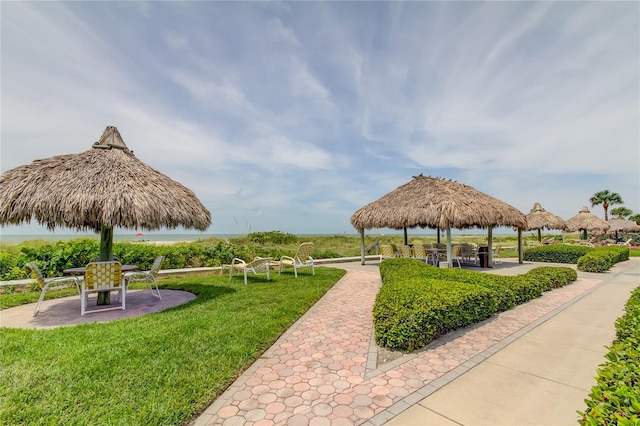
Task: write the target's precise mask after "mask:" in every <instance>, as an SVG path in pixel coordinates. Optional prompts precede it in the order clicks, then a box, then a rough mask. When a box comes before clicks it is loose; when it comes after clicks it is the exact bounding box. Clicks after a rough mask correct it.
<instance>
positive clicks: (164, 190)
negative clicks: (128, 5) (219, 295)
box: [0, 126, 211, 303]
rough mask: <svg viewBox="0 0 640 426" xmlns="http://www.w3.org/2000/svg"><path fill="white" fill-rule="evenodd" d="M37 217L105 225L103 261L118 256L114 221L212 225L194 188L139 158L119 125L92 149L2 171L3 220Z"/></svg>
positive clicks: (49, 223) (51, 225) (51, 223)
mask: <svg viewBox="0 0 640 426" xmlns="http://www.w3.org/2000/svg"><path fill="white" fill-rule="evenodd" d="M32 218H35V219H36V221H38V222H39V223H41V224H44V225H46V227H47V228H48V229H50V230H54V229H55V228H56V227H58V226H60V227H65V228H71V229H76V230H88V229H91V230H94V231H96V232H100V260H102V261H106V260H113V228H114V227H120V228H126V229H146V230H156V229H160V228H162V227H166V228H170V229H173V228H176V227H178V226H183V227H185V228H194V229H197V230H201V231H204V230H205V229H207V228H208V227H209V225H210V224H211V213H209V211H208V210H207V209H206V208H205V207H204V206H203V205H202V203H201V202H200V200H198V198H197V197H196V196H195V194H194V193H193V192H192V191H191V190H189V189H188V188H186V187H185V186H183V185H182V184H180V183H178V182H176V181H174V180H172V179H170V178H169V177H167V176H165V175H164V174H162V173H160V172H158V171H157V170H155V169H153V168H151V167H149V166H148V165H146V164H145V163H143V162H142V161H140V160H138V159H137V158H136V157H135V156H134V155H133V151H130V150H129V148H127V145H126V144H125V143H124V140H123V139H122V137H121V136H120V133H119V132H118V129H117V128H115V127H113V126H108V127H107V128H106V129H105V131H104V133H103V134H102V136H101V137H100V140H99V141H98V142H96V143H94V144H93V146H92V147H91V149H89V150H88V151H85V152H82V153H79V154H69V155H59V156H55V157H51V158H46V159H42V160H35V161H33V162H32V163H31V164H28V165H24V166H19V167H16V168H14V169H12V170H9V171H7V172H6V173H4V174H3V175H2V176H1V177H0V224H2V225H7V224H14V225H15V224H21V223H29V222H31V220H32ZM107 294H108V293H107ZM104 302H105V301H102V303H104ZM106 302H108V301H106Z"/></svg>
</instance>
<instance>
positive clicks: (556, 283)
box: [524, 266, 578, 291]
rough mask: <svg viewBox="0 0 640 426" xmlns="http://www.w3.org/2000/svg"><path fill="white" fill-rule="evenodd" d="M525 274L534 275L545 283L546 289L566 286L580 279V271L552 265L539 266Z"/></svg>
mask: <svg viewBox="0 0 640 426" xmlns="http://www.w3.org/2000/svg"><path fill="white" fill-rule="evenodd" d="M524 275H525V276H527V277H533V278H534V279H536V280H538V281H539V282H540V283H544V288H543V290H544V291H549V290H553V289H554V288H559V287H564V286H565V285H567V284H571V283H572V282H574V281H575V280H577V279H578V273H577V272H576V271H575V270H574V269H572V268H568V267H562V268H555V267H552V266H538V267H537V268H534V269H532V270H530V271H529V272H527V273H526V274H524Z"/></svg>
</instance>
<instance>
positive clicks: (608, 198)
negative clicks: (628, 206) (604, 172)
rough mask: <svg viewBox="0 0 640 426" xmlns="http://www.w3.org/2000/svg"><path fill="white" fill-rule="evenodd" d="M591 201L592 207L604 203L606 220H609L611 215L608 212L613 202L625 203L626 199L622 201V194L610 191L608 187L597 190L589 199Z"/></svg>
mask: <svg viewBox="0 0 640 426" xmlns="http://www.w3.org/2000/svg"><path fill="white" fill-rule="evenodd" d="M589 201H590V202H591V207H593V206H597V205H599V204H602V207H603V208H604V220H609V216H608V214H607V212H608V210H609V206H610V205H611V204H622V203H624V201H622V197H621V196H620V194H618V193H615V192H609V190H608V189H605V190H604V191H600V192H596V193H595V194H593V197H591V198H590V199H589Z"/></svg>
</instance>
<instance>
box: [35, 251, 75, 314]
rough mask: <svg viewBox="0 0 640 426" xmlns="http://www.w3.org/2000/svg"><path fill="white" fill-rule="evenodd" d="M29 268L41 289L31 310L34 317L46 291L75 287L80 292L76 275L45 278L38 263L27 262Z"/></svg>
mask: <svg viewBox="0 0 640 426" xmlns="http://www.w3.org/2000/svg"><path fill="white" fill-rule="evenodd" d="M29 269H31V272H32V273H33V275H35V278H36V281H37V282H38V286H39V287H40V290H41V292H40V298H39V299H38V303H37V304H36V308H35V309H34V311H33V316H34V317H35V316H36V315H38V311H39V310H40V304H41V303H42V301H43V300H44V295H45V294H47V292H48V291H51V290H61V289H63V288H71V287H75V288H76V290H78V294H80V279H78V277H57V278H45V277H44V276H43V275H42V272H40V269H39V268H38V265H36V264H35V263H34V262H29Z"/></svg>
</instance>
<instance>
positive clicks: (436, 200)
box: [351, 174, 527, 229]
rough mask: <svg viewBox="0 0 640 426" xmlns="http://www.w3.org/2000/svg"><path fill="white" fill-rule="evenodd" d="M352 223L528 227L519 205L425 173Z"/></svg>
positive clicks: (397, 226) (354, 217)
mask: <svg viewBox="0 0 640 426" xmlns="http://www.w3.org/2000/svg"><path fill="white" fill-rule="evenodd" d="M351 224H352V225H353V226H354V227H355V228H356V229H374V228H392V229H403V228H415V227H421V228H433V229H435V228H440V229H446V228H457V229H467V228H487V227H489V226H512V227H515V228H519V229H526V227H527V221H526V218H525V216H524V214H522V212H520V211H519V210H518V209H516V208H515V207H512V206H510V205H509V204H507V203H505V202H503V201H500V200H498V199H497V198H494V197H491V196H490V195H487V194H484V193H482V192H480V191H478V190H476V189H474V188H472V187H471V186H469V185H465V184H461V183H457V182H453V181H452V180H451V179H449V180H445V179H442V178H434V177H431V176H423V175H422V174H420V175H418V176H414V177H413V180H411V181H410V182H408V183H406V184H404V185H401V186H399V187H398V188H397V189H395V190H394V191H392V192H390V193H388V194H386V195H384V196H382V197H381V198H379V199H378V200H376V201H374V202H372V203H369V204H367V205H366V206H364V207H362V208H360V209H358V210H357V211H356V212H355V213H354V214H353V215H352V216H351Z"/></svg>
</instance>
